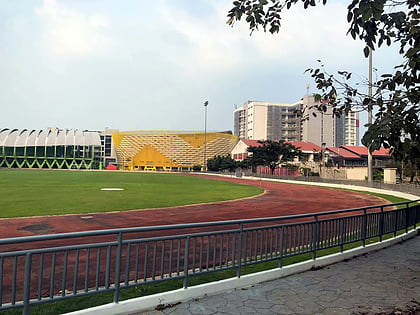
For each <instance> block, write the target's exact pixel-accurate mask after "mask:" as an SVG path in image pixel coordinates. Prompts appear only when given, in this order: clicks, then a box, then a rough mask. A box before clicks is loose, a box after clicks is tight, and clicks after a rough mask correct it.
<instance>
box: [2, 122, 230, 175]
mask: <svg viewBox="0 0 420 315" xmlns="http://www.w3.org/2000/svg"><path fill="white" fill-rule="evenodd" d="M236 142H237V137H236V136H234V135H232V133H231V132H229V131H228V132H207V133H204V132H183V131H119V130H114V129H106V130H104V131H89V130H80V129H59V128H47V129H44V130H28V129H8V128H4V129H0V167H7V168H49V169H104V168H109V167H110V166H115V167H116V168H118V169H124V170H161V171H162V170H166V171H189V170H191V169H192V168H193V166H194V165H200V166H201V165H203V162H204V160H205V158H206V157H207V158H211V157H213V156H216V155H227V154H230V152H231V150H232V148H233V147H234V146H235V144H236Z"/></svg>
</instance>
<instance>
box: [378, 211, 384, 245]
mask: <svg viewBox="0 0 420 315" xmlns="http://www.w3.org/2000/svg"><path fill="white" fill-rule="evenodd" d="M383 234H384V207H383V206H381V212H380V213H379V241H380V242H382V236H383Z"/></svg>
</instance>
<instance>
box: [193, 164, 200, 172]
mask: <svg viewBox="0 0 420 315" xmlns="http://www.w3.org/2000/svg"><path fill="white" fill-rule="evenodd" d="M192 169H193V171H194V172H199V171H201V165H193V168H192Z"/></svg>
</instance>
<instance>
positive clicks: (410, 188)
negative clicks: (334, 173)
mask: <svg viewBox="0 0 420 315" xmlns="http://www.w3.org/2000/svg"><path fill="white" fill-rule="evenodd" d="M240 174H242V173H240ZM233 175H234V174H232V176H233ZM243 175H246V176H254V177H259V178H272V179H284V180H296V181H304V182H315V183H330V184H339V185H354V186H363V187H371V188H377V189H385V190H392V191H399V192H403V193H408V194H413V195H415V196H420V184H419V183H417V182H415V183H398V184H388V183H384V182H381V181H373V182H368V181H367V180H339V179H326V178H321V177H319V176H297V177H294V176H278V175H271V174H260V173H258V174H257V173H251V172H246V173H243Z"/></svg>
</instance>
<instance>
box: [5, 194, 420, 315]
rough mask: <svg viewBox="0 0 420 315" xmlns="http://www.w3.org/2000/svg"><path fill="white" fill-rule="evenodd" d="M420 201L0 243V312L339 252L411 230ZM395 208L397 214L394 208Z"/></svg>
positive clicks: (418, 214)
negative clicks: (330, 250)
mask: <svg viewBox="0 0 420 315" xmlns="http://www.w3.org/2000/svg"><path fill="white" fill-rule="evenodd" d="M418 201H420V199H419V200H416V201H411V202H402V203H398V204H386V205H378V206H370V207H364V208H355V209H347V210H337V211H329V212H320V213H314V214H304V215H293V216H284V217H274V218H260V219H247V220H234V221H221V222H205V223H194V224H178V225H166V226H165V225H163V226H154V227H139V228H125V229H112V230H98V231H88V232H76V233H63V234H55V235H40V236H31V237H19V238H8V239H0V311H1V310H6V309H10V308H16V307H23V313H24V314H29V307H30V305H35V304H40V303H46V302H53V301H58V300H63V299H68V298H74V297H77V296H83V295H90V294H97V293H101V292H109V291H113V292H114V302H118V301H119V299H120V290H121V289H123V288H127V287H132V286H139V285H144V284H147V283H154V282H160V281H168V280H172V279H183V285H184V287H187V286H188V284H189V277H190V276H191V275H198V274H204V273H210V272H216V271H220V270H229V269H234V270H236V275H237V277H240V276H241V268H243V267H244V266H248V265H252V264H256V263H260V262H267V261H273V260H277V261H278V265H279V267H281V266H282V259H283V258H285V257H290V256H295V255H300V254H305V253H311V254H312V257H313V259H315V258H316V255H317V251H319V250H322V249H327V248H331V247H338V248H340V250H341V251H343V247H344V245H346V244H349V243H353V242H359V241H361V242H362V244H363V245H365V243H366V241H367V240H368V239H371V238H374V237H378V238H379V241H382V238H383V236H384V235H386V234H389V233H393V235H394V236H396V234H397V231H399V230H401V229H404V230H405V231H408V230H409V229H410V228H416V224H418V223H419V221H420V205H419V204H418V203H417V202H418ZM397 206H398V208H397Z"/></svg>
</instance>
